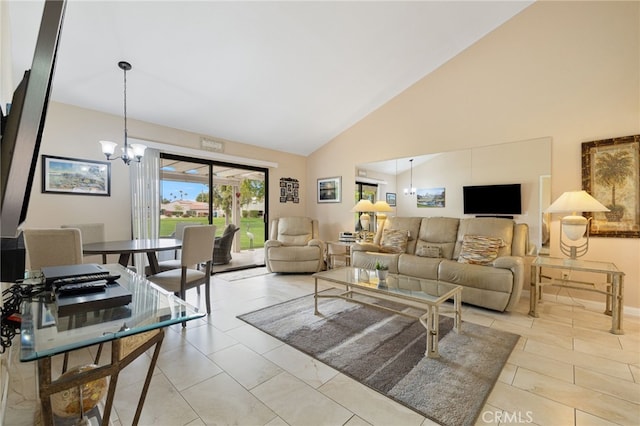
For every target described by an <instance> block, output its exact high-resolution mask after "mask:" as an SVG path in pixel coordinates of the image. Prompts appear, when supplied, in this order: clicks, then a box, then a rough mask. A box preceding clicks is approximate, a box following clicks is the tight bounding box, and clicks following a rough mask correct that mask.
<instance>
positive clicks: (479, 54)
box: [308, 1, 640, 308]
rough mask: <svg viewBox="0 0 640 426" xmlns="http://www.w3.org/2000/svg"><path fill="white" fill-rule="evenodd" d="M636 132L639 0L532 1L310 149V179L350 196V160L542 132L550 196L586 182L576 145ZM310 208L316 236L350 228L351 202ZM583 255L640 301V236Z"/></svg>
mask: <svg viewBox="0 0 640 426" xmlns="http://www.w3.org/2000/svg"><path fill="white" fill-rule="evenodd" d="M638 133H640V2H608V1H594V2H581V1H577V2H536V3H534V4H533V5H531V6H530V7H528V8H527V9H525V10H524V11H523V12H521V13H520V14H518V15H516V16H515V17H514V18H513V19H511V20H509V21H508V22H506V23H505V24H504V25H502V26H501V27H499V28H497V29H496V30H495V31H493V32H492V33H490V34H488V35H487V36H486V37H484V38H483V39H482V40H480V41H479V42H477V43H476V44H474V45H473V46H471V47H470V48H468V49H467V50H465V51H464V52H462V53H461V54H460V55H458V56H456V57H455V58H453V59H452V60H451V61H449V62H448V63H446V64H445V65H443V66H442V67H440V68H439V69H437V70H436V71H434V72H433V73H431V74H429V75H428V76H426V77H425V78H423V79H422V80H420V81H418V82H416V84H414V85H413V86H412V87H410V88H408V89H407V90H406V91H405V92H403V93H402V94H400V95H398V96H397V97H395V98H394V99H392V100H391V101H390V102H388V103H387V104H385V105H383V106H382V107H381V108H379V109H378V110H377V111H375V112H373V113H372V114H370V115H368V116H367V117H365V118H364V119H363V120H361V121H360V122H359V123H357V124H356V125H354V126H353V127H351V128H350V129H348V130H346V131H345V132H343V133H342V134H340V135H339V136H337V137H336V138H335V139H334V140H332V141H331V142H330V143H328V144H326V145H325V146H323V147H321V148H320V149H318V150H317V151H316V152H314V153H313V154H312V155H311V156H310V157H309V168H308V178H309V180H313V179H315V178H316V177H318V176H322V175H325V176H342V177H343V190H344V192H345V194H347V193H349V191H353V190H354V186H353V185H354V184H353V183H351V184H350V182H353V180H352V179H353V173H354V170H355V168H356V167H355V166H354V165H355V164H359V163H368V162H374V161H379V160H384V159H389V158H409V157H411V156H415V155H420V154H429V153H436V152H443V151H454V150H458V149H467V148H471V147H481V146H489V145H495V144H500V143H507V142H511V141H522V140H528V139H534V138H539V137H542V136H545V137H550V138H552V140H553V143H552V153H551V157H552V166H551V175H552V191H551V192H552V194H551V196H552V198H553V199H555V198H557V197H558V196H560V194H562V193H563V192H565V191H570V190H576V189H581V186H582V185H581V177H582V173H581V143H582V142H587V141H593V140H599V139H606V138H611V137H616V136H626V135H633V134H638ZM371 147H376V148H375V149H371ZM398 186H399V187H400V188H401V187H402V184H399V185H398ZM312 194H313V193H312ZM401 197H402V196H401V195H400V194H398V198H399V199H400V198H401ZM309 207H310V208H309V211H310V214H311V215H313V216H315V217H317V218H318V219H319V220H320V223H321V236H322V237H323V238H335V235H337V233H338V232H339V231H340V230H343V229H351V228H350V226H352V225H351V214H350V213H349V209H350V208H351V207H352V206H351V205H350V204H348V205H346V204H344V203H343V204H342V205H339V204H332V205H310V206H309ZM557 227H558V218H554V222H553V224H552V231H553V232H555V234H554V235H558V234H557V231H558V229H557ZM551 252H552V254H553V255H561V254H560V252H559V247H558V242H557V239H553V240H552V246H551ZM586 258H587V259H593V260H603V261H610V262H614V263H615V264H616V265H617V266H618V267H619V268H620V269H621V270H622V271H624V272H625V274H626V278H625V279H626V282H627V285H626V287H625V305H628V306H633V307H636V308H637V307H640V287H638V285H637V284H638V282H640V262H638V259H640V239H637V238H635V239H631V238H593V239H592V241H591V245H590V249H589V253H588V254H587V256H586Z"/></svg>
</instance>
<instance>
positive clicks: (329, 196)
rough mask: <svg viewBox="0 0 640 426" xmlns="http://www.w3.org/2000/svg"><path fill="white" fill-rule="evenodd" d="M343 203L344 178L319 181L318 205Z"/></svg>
mask: <svg viewBox="0 0 640 426" xmlns="http://www.w3.org/2000/svg"><path fill="white" fill-rule="evenodd" d="M340 202H342V177H341V176H336V177H329V178H321V179H318V203H340Z"/></svg>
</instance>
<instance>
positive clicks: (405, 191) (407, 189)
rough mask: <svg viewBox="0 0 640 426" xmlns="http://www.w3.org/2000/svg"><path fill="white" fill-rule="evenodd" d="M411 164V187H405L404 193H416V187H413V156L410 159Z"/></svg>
mask: <svg viewBox="0 0 640 426" xmlns="http://www.w3.org/2000/svg"><path fill="white" fill-rule="evenodd" d="M409 164H411V183H410V187H409V188H405V189H404V195H416V189H415V188H414V187H413V158H412V159H411V160H409Z"/></svg>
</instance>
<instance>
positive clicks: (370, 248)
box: [351, 243, 380, 253]
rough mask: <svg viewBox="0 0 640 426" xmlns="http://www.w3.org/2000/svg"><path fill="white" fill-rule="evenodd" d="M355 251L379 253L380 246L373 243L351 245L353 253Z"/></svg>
mask: <svg viewBox="0 0 640 426" xmlns="http://www.w3.org/2000/svg"><path fill="white" fill-rule="evenodd" d="M354 251H373V252H379V251H380V246H379V245H377V244H373V243H355V244H352V245H351V252H352V253H353V252H354Z"/></svg>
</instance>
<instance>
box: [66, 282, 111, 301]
mask: <svg viewBox="0 0 640 426" xmlns="http://www.w3.org/2000/svg"><path fill="white" fill-rule="evenodd" d="M106 288H107V281H106V280H100V281H92V282H86V283H76V284H66V285H63V286H62V287H60V288H58V296H60V297H64V296H77V295H80V294H87V293H97V292H99V291H104V290H105V289H106Z"/></svg>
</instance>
